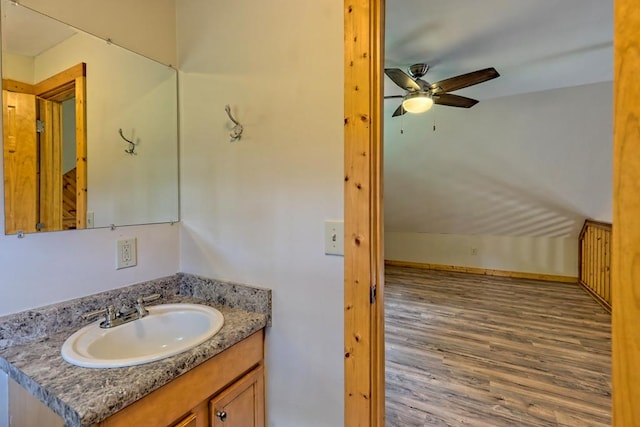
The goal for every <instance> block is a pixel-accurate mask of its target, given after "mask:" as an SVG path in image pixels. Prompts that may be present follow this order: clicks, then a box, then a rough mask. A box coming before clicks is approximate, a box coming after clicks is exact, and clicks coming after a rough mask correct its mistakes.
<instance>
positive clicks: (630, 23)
mask: <svg viewBox="0 0 640 427" xmlns="http://www.w3.org/2000/svg"><path fill="white" fill-rule="evenodd" d="M639 26H640V7H638V3H637V0H616V1H615V4H614V54H613V56H614V73H613V75H614V76H615V77H614V81H613V92H614V102H613V106H614V111H613V113H614V120H613V221H612V222H613V225H614V226H613V230H612V247H611V296H612V303H611V305H612V307H613V309H612V316H611V317H612V341H613V342H612V344H613V346H612V351H613V360H612V362H613V365H612V389H613V425H614V426H619V427H622V426H624V427H627V426H629V427H631V426H640V405H638V402H640V371H639V370H638V366H639V365H640V329H639V328H638V326H637V325H638V324H640V269H639V268H638V265H639V264H638V258H639V257H640V244H639V243H638V242H640V223H638V215H639V214H640V203H638V195H639V193H640V186H639V185H638V183H639V182H640V122H639V120H638V117H640V86H639V85H638V84H637V76H638V74H639V73H640V42H639V41H638V30H637V29H638V27H639Z"/></svg>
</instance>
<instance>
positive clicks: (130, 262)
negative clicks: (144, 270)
mask: <svg viewBox="0 0 640 427" xmlns="http://www.w3.org/2000/svg"><path fill="white" fill-rule="evenodd" d="M136 246H137V242H136V238H135V237H127V238H125V239H118V241H117V242H116V270H120V269H122V268H127V267H133V266H135V265H137V264H138V255H137V247H136Z"/></svg>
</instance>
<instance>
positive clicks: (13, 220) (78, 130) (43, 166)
mask: <svg viewBox="0 0 640 427" xmlns="http://www.w3.org/2000/svg"><path fill="white" fill-rule="evenodd" d="M2 83H3V84H2V97H3V106H4V107H3V120H4V130H3V132H4V141H5V144H4V187H5V221H6V222H5V232H6V233H7V234H14V233H18V232H20V231H22V232H25V233H31V232H37V231H58V230H70V229H82V228H86V226H87V224H86V205H87V158H86V150H87V148H86V114H85V84H86V66H85V64H84V63H81V64H78V65H76V66H74V67H71V68H69V69H67V70H65V71H62V72H60V73H58V74H56V75H54V76H51V77H49V78H47V79H45V80H43V81H42V82H39V83H36V84H34V85H32V84H28V83H23V82H18V81H15V80H9V79H4V80H3V82H2Z"/></svg>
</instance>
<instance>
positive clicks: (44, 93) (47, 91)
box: [2, 62, 87, 229]
mask: <svg viewBox="0 0 640 427" xmlns="http://www.w3.org/2000/svg"><path fill="white" fill-rule="evenodd" d="M86 76H87V64H85V63H84V62H81V63H79V64H76V65H74V66H72V67H70V68H67V69H66V70H64V71H61V72H59V73H57V74H54V75H53V76H51V77H49V78H47V79H45V80H43V81H41V82H39V83H36V84H33V85H32V84H29V83H24V82H20V81H17V80H11V79H3V80H2V88H3V89H4V90H8V91H11V92H21V93H28V94H33V95H36V96H37V97H40V98H43V99H46V100H50V101H55V102H62V101H66V100H67V99H71V98H74V97H75V106H76V108H75V109H76V111H75V114H76V229H83V228H87V113H86Z"/></svg>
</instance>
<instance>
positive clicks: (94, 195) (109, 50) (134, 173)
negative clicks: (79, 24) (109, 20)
mask: <svg viewBox="0 0 640 427" xmlns="http://www.w3.org/2000/svg"><path fill="white" fill-rule="evenodd" d="M80 62H85V63H86V64H87V83H86V90H87V91H86V95H87V100H86V111H87V186H88V192H87V206H88V207H87V209H88V211H91V212H93V213H94V218H95V226H96V227H106V226H108V225H110V224H116V225H120V224H145V223H155V222H162V221H169V220H174V221H175V220H177V219H178V204H177V203H176V202H177V200H178V181H177V178H178V170H177V169H178V161H177V155H178V151H177V147H176V140H177V137H178V123H177V116H178V111H177V93H176V91H177V76H176V72H175V70H173V69H171V68H169V67H166V66H164V65H161V64H159V63H157V62H155V61H151V60H149V59H148V58H145V57H143V56H140V55H138V54H135V53H133V52H131V51H129V50H126V49H122V48H120V47H118V46H112V45H108V44H107V43H105V42H104V41H102V40H100V39H98V38H96V37H93V36H91V35H88V34H85V33H77V34H75V35H74V36H72V37H70V38H68V39H67V40H65V41H64V42H62V43H59V44H58V45H56V46H54V47H52V48H51V49H49V50H47V51H46V52H43V53H41V54H40V55H39V56H38V57H37V58H36V61H35V73H34V75H35V81H34V83H35V82H39V81H42V80H44V79H46V78H48V77H50V76H52V75H54V74H56V73H59V72H61V71H63V70H65V69H67V68H69V67H72V66H74V65H76V64H78V63H80ZM118 129H122V130H123V132H124V135H125V136H126V137H127V138H129V139H132V140H134V141H136V142H138V143H139V145H138V146H137V147H136V148H135V150H136V152H137V153H138V154H137V155H129V154H127V153H125V149H128V148H129V144H128V143H126V142H125V141H124V140H122V138H121V137H120V135H119V134H118Z"/></svg>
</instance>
